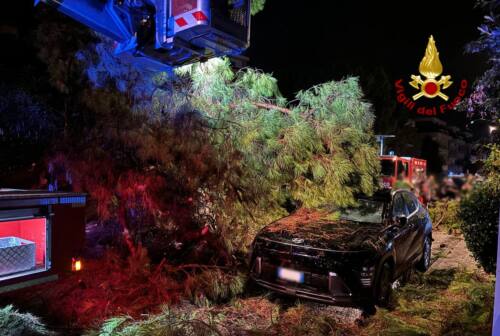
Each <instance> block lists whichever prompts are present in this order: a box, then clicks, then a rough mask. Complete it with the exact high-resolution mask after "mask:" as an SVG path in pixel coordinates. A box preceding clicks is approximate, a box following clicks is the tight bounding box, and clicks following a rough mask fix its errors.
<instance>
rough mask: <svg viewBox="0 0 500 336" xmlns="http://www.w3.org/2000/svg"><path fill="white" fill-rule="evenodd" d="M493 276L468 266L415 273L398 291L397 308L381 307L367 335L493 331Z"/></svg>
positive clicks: (476, 334)
mask: <svg viewBox="0 0 500 336" xmlns="http://www.w3.org/2000/svg"><path fill="white" fill-rule="evenodd" d="M493 292H494V284H493V278H492V277H490V276H487V275H485V274H480V273H478V272H477V273H472V272H469V271H465V270H435V271H433V272H431V273H429V274H424V275H421V274H415V275H414V276H413V278H412V279H411V280H410V282H409V283H408V284H406V285H405V286H403V287H401V288H400V289H399V290H398V291H397V292H396V294H395V309H394V310H392V311H388V310H384V309H380V310H379V311H378V312H377V314H376V315H375V316H373V317H372V318H370V320H369V323H368V326H367V327H366V328H365V329H364V330H363V333H362V334H364V335H447V336H452V335H461V336H462V335H471V336H472V335H475V336H480V335H490V334H491V321H492V314H493Z"/></svg>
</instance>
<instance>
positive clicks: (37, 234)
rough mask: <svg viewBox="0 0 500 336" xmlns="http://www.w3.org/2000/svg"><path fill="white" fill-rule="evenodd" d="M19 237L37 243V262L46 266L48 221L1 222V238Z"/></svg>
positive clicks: (37, 219) (38, 219)
mask: <svg viewBox="0 0 500 336" xmlns="http://www.w3.org/2000/svg"><path fill="white" fill-rule="evenodd" d="M3 237H18V238H22V239H26V240H29V241H32V242H34V243H35V262H36V264H37V265H45V251H46V244H47V242H46V220H45V218H32V219H22V220H13V221H5V222H0V238H3Z"/></svg>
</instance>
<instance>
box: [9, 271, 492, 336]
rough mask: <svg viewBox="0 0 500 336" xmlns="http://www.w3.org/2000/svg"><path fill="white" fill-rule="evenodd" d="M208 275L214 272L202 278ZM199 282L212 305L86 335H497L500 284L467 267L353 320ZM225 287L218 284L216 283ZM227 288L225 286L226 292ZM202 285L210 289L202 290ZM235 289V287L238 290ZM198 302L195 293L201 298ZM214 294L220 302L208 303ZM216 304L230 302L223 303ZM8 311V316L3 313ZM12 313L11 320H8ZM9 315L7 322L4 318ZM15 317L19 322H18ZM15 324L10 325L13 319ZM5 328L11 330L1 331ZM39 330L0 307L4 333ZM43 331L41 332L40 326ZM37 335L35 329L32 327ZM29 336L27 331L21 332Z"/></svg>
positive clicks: (437, 275) (428, 279) (411, 284)
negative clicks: (493, 328)
mask: <svg viewBox="0 0 500 336" xmlns="http://www.w3.org/2000/svg"><path fill="white" fill-rule="evenodd" d="M203 272H207V273H205V274H204V273H203ZM203 272H200V273H198V275H199V276H200V278H199V279H194V280H191V281H194V282H193V284H192V288H193V290H194V291H193V293H203V295H204V296H205V297H206V298H207V300H208V302H210V304H200V302H197V301H196V300H193V297H192V298H191V300H190V301H191V302H190V301H181V302H180V303H179V304H175V305H171V306H164V307H163V308H161V309H159V310H158V311H159V313H155V314H146V315H142V316H130V315H127V314H123V315H117V316H114V317H111V318H109V319H107V320H105V321H104V322H101V323H100V326H99V327H96V328H94V329H90V330H88V331H87V333H86V334H85V335H86V336H132V335H133V336H142V335H148V336H156V335H158V336H159V335H164V336H171V335H172V336H174V335H175V336H187V335H193V336H219V335H249V336H272V335H280V336H299V335H312V336H323V335H330V336H337V335H338V336H340V335H345V336H351V335H360V336H376V335H384V336H386V335H387V336H391V335H394V336H396V335H397V336H422V335H443V336H458V335H460V336H468V335H470V336H473V335H474V336H481V335H490V334H491V320H492V310H493V308H492V307H493V291H494V280H493V277H492V276H488V275H486V274H484V273H480V272H476V273H472V272H470V271H465V270H435V271H432V272H430V273H426V274H420V273H416V274H414V275H413V276H412V277H411V278H410V280H409V281H408V282H407V283H406V284H404V285H403V286H401V287H400V288H398V289H397V290H396V292H395V298H394V305H393V306H394V308H393V309H392V310H387V309H378V310H377V313H376V314H375V315H374V316H372V317H370V318H368V319H366V320H365V321H363V324H362V326H360V325H357V324H355V323H354V320H355V318H356V314H359V312H358V313H356V310H354V309H352V311H351V312H349V311H346V310H345V309H344V310H341V309H340V308H338V307H334V306H328V305H321V304H316V303H311V302H303V303H302V302H301V301H300V300H297V301H293V300H283V299H282V297H280V296H274V295H273V296H270V297H269V296H268V295H267V294H265V295H261V296H246V297H241V296H240V297H239V296H238V294H239V293H241V288H242V286H241V285H240V282H241V281H242V279H239V277H240V275H235V276H228V275H227V274H226V275H224V274H219V273H218V272H220V271H219V270H217V271H216V270H210V271H208V270H205V271H203ZM219 281H220V282H221V283H219V284H214V283H216V282H219ZM222 287H225V289H224V288H222ZM200 288H203V292H201V291H200ZM231 288H232V289H231ZM194 297H196V295H195V296H194ZM208 297H210V298H211V299H213V301H211V300H209V299H208ZM217 302H223V303H219V304H216V303H217ZM2 314H3V315H2ZM5 316H7V318H5ZM2 318H3V319H2ZM12 318H14V319H13V320H11V319H12ZM6 321H11V322H6ZM2 326H3V327H4V329H2ZM5 326H8V327H7V328H13V330H19V329H15V328H19V327H21V328H32V329H33V330H35V331H36V332H38V333H31V334H30V333H26V334H28V335H47V334H48V332H47V330H46V329H45V327H44V326H43V324H41V323H40V321H39V320H38V319H37V318H36V317H34V316H32V315H30V314H20V313H18V312H17V311H16V310H15V309H14V308H12V307H10V306H9V307H6V308H4V309H2V310H0V333H1V334H2V335H9V336H10V335H17V334H19V333H17V334H16V333H14V334H13V333H10V334H9V333H6V332H2V331H3V330H9V329H5V328H6V327H5ZM37 328H38V329H37ZM29 330H31V329H29ZM21 334H22V333H21Z"/></svg>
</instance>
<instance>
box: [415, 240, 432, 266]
mask: <svg viewBox="0 0 500 336" xmlns="http://www.w3.org/2000/svg"><path fill="white" fill-rule="evenodd" d="M431 252H432V239H431V237H430V236H425V238H424V247H423V250H422V257H421V258H420V260H419V261H418V263H417V265H416V268H417V270H419V271H420V272H425V271H427V270H428V269H429V267H430V266H431Z"/></svg>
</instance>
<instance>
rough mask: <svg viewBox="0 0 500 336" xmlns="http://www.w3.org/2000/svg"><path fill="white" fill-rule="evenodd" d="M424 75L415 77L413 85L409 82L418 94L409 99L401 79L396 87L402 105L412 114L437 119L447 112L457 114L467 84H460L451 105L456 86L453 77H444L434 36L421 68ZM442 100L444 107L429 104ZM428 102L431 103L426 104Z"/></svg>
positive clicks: (463, 81)
mask: <svg viewBox="0 0 500 336" xmlns="http://www.w3.org/2000/svg"><path fill="white" fill-rule="evenodd" d="M418 71H419V73H420V75H411V76H410V78H411V81H409V82H407V83H408V84H410V85H411V87H412V88H414V89H417V90H418V92H412V93H411V95H410V93H409V94H408V95H407V94H406V89H405V86H404V84H406V83H405V81H404V80H403V79H398V80H397V81H396V83H395V86H396V95H397V96H396V99H397V101H398V103H400V104H402V105H403V106H405V107H406V108H407V109H408V110H410V111H414V110H415V111H416V113H417V114H420V115H425V116H437V115H439V114H444V113H445V112H446V111H449V110H453V109H454V108H455V107H456V106H457V104H458V103H459V102H460V101H461V100H462V98H463V97H464V96H465V91H466V89H467V80H465V79H462V80H461V81H460V83H459V88H458V94H457V95H456V96H455V97H454V98H453V99H452V100H451V101H450V100H449V96H448V94H447V93H446V89H448V88H449V87H450V86H452V85H456V84H454V83H453V82H452V81H451V75H442V73H443V64H442V63H441V60H440V59H439V52H438V50H437V47H436V41H435V40H434V37H433V36H432V35H431V36H430V37H429V42H428V43H427V48H425V54H424V57H423V58H422V61H420V65H419V67H418ZM434 98H438V99H439V100H440V101H441V103H440V104H438V105H436V103H435V102H432V101H429V100H432V99H434ZM426 99H427V100H426Z"/></svg>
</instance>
